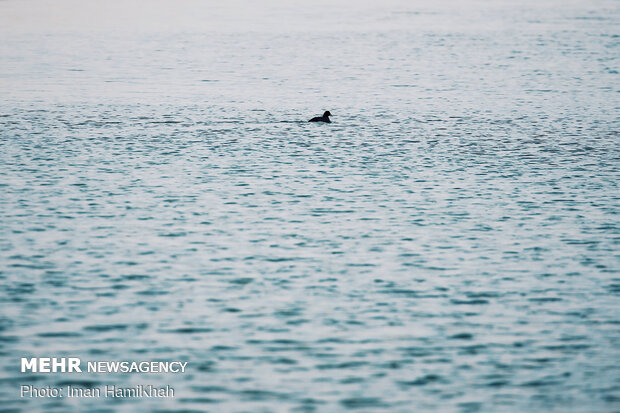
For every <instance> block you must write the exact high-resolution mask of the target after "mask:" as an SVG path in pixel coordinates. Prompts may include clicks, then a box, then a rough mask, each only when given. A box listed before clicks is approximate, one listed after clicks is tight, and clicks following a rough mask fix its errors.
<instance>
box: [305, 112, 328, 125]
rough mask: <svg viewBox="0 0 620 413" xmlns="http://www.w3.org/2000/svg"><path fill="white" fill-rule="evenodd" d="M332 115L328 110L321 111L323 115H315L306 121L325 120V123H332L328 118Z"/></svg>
mask: <svg viewBox="0 0 620 413" xmlns="http://www.w3.org/2000/svg"><path fill="white" fill-rule="evenodd" d="M330 116H332V114H331V113H329V110H327V111H325V113H323V116H316V117H314V118H312V119H310V120H309V121H308V122H325V123H332V121H331V120H329V117H330Z"/></svg>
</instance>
